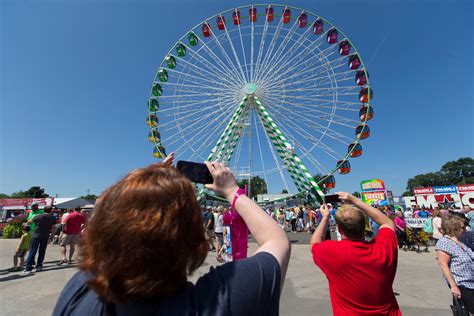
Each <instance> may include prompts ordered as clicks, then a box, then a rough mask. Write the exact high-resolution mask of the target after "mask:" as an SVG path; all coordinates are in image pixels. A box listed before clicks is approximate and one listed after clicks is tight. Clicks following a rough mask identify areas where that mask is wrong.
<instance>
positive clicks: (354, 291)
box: [312, 228, 401, 315]
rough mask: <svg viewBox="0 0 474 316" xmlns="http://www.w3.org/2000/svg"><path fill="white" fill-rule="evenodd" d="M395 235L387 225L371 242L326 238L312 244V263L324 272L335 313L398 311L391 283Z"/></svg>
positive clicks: (395, 268) (372, 313)
mask: <svg viewBox="0 0 474 316" xmlns="http://www.w3.org/2000/svg"><path fill="white" fill-rule="evenodd" d="M397 251H398V249H397V238H396V236H395V232H394V231H393V230H391V229H390V228H382V229H380V230H379V232H378V235H377V237H375V239H374V240H373V241H371V242H360V241H351V240H345V239H343V240H341V241H335V240H327V241H324V242H321V243H318V244H314V245H313V248H312V253H313V260H314V263H316V265H317V266H318V267H319V268H320V269H321V270H322V271H323V272H324V274H325V275H326V277H327V279H328V282H329V292H330V294H331V303H332V309H333V313H334V315H401V312H400V308H399V307H398V303H397V300H396V299H395V295H394V294H393V289H392V284H393V280H394V278H395V272H396V270H397V258H398V252H397Z"/></svg>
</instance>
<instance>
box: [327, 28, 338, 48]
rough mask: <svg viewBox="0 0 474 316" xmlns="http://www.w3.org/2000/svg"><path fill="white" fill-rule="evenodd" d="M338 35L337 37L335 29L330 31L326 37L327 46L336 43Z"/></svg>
mask: <svg viewBox="0 0 474 316" xmlns="http://www.w3.org/2000/svg"><path fill="white" fill-rule="evenodd" d="M338 35H339V32H338V31H337V30H336V29H330V30H329V32H328V36H327V40H328V43H329V44H334V43H336V42H337V36H338Z"/></svg>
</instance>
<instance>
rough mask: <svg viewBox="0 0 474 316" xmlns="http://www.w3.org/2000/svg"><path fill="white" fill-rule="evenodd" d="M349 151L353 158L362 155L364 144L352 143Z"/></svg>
mask: <svg viewBox="0 0 474 316" xmlns="http://www.w3.org/2000/svg"><path fill="white" fill-rule="evenodd" d="M347 152H348V153H349V156H351V157H352V158H356V157H360V156H361V155H362V145H361V144H359V143H357V144H355V143H352V144H350V145H349V147H348V148H347Z"/></svg>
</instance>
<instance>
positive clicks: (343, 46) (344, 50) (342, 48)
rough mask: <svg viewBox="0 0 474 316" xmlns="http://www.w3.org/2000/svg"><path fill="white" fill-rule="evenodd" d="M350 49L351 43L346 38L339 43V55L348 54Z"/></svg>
mask: <svg viewBox="0 0 474 316" xmlns="http://www.w3.org/2000/svg"><path fill="white" fill-rule="evenodd" d="M350 51H351V44H350V43H349V41H348V40H345V41H342V42H341V43H340V44H339V54H341V56H346V55H348V54H349V52H350Z"/></svg>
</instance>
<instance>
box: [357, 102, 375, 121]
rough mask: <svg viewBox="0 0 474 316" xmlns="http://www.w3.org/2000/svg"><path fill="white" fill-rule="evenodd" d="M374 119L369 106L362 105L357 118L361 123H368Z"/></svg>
mask: <svg viewBox="0 0 474 316" xmlns="http://www.w3.org/2000/svg"><path fill="white" fill-rule="evenodd" d="M373 117H374V109H373V108H372V107H371V106H370V105H364V106H362V107H361V108H360V110H359V118H360V120H361V121H362V122H365V121H370V120H371V119H372V118H373Z"/></svg>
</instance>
